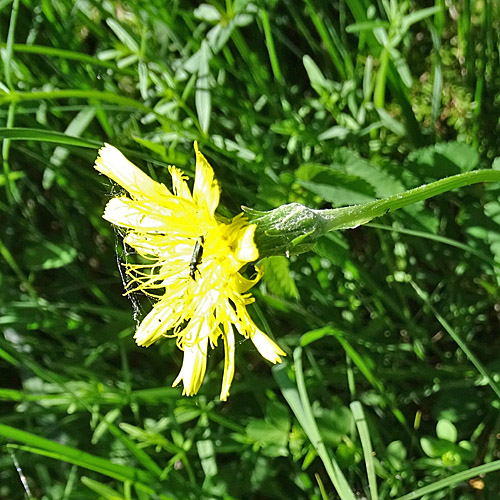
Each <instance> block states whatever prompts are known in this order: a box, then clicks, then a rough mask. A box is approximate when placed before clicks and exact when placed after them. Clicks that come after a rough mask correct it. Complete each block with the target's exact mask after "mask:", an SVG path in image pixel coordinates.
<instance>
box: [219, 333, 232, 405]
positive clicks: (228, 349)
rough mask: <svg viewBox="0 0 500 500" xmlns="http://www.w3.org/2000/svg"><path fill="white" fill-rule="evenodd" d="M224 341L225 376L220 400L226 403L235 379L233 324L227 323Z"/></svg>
mask: <svg viewBox="0 0 500 500" xmlns="http://www.w3.org/2000/svg"><path fill="white" fill-rule="evenodd" d="M226 325H227V328H226V332H225V334H224V335H223V339H224V376H223V378H222V389H221V391H220V400H221V401H226V400H227V397H228V396H229V388H230V387H231V382H232V381H233V377H234V345H235V344H234V332H233V327H232V325H231V323H226Z"/></svg>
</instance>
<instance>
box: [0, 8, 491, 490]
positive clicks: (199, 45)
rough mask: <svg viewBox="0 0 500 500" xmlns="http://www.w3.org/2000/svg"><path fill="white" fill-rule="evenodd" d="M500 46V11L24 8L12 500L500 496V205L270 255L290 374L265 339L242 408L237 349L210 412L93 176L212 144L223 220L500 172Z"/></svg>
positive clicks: (430, 206)
mask: <svg viewBox="0 0 500 500" xmlns="http://www.w3.org/2000/svg"><path fill="white" fill-rule="evenodd" d="M190 3H192V5H189V4H190ZM499 33H500V7H499V4H498V2H497V1H496V0H482V1H479V0H450V1H447V2H445V1H444V0H435V2H434V3H433V1H432V0H429V1H424V0H415V1H414V2H412V3H411V4H410V2H404V1H402V0H393V1H390V0H373V1H372V0H341V1H340V2H328V1H320V0H306V1H304V2H296V1H292V0H277V1H262V2H255V3H252V2H248V1H245V0H236V1H234V2H233V1H231V0H227V1H226V2H225V3H224V2H222V1H218V0H215V1H213V2H211V4H210V5H207V4H204V5H199V4H198V3H196V2H179V1H168V0H167V1H165V0H161V1H160V0H150V1H147V2H146V1H144V2H138V1H135V2H134V1H132V2H123V3H121V2H116V1H114V0H110V1H107V2H97V1H92V0H91V1H77V2H74V1H70V0H50V1H49V0H13V1H9V0H0V41H1V42H2V48H1V56H2V59H1V60H2V67H1V72H0V115H1V127H2V128H0V139H2V140H3V144H2V163H3V168H2V170H1V171H0V324H1V332H2V335H1V336H0V380H1V388H0V399H1V413H0V442H1V445H0V446H1V454H0V497H2V498H9V499H17V498H19V499H20V498H23V497H24V498H28V494H27V491H29V492H30V493H31V497H32V498H36V499H42V498H43V499H51V500H52V499H54V500H62V499H66V500H68V499H89V500H90V499H95V498H103V499H139V500H146V499H179V500H187V499H259V500H261V499H265V500H268V499H269V500H270V499H283V500H285V499H287V500H288V499H301V500H302V499H304V500H306V499H314V500H319V499H327V498H338V496H337V495H339V496H340V497H341V498H342V499H343V500H344V499H345V500H347V499H348V500H352V499H354V498H370V499H372V500H377V499H391V498H399V499H400V500H403V499H405V500H410V499H415V498H421V497H423V495H425V497H424V498H427V499H439V498H444V499H453V500H469V499H474V498H481V499H484V500H496V499H498V492H499V491H500V472H499V469H500V454H499V451H498V450H499V446H498V442H499V436H500V412H499V409H500V337H499V326H500V305H499V304H500V302H499V301H500V288H499V285H500V201H499V196H500V184H498V183H489V184H475V185H473V186H469V187H463V188H461V189H458V190H454V191H452V192H448V193H445V194H442V195H440V196H437V197H435V198H432V199H431V200H428V201H426V202H419V203H417V204H414V205H411V206H410V207H406V208H403V209H401V210H398V211H397V212H394V213H388V214H386V215H383V216H382V217H381V218H378V219H377V220H375V221H374V223H372V224H370V225H368V226H363V227H359V228H357V229H352V230H345V231H337V232H333V233H330V234H329V235H328V236H327V237H323V238H321V239H320V240H319V241H318V242H317V243H316V245H315V247H314V251H311V252H308V253H304V254H302V255H300V256H297V257H292V258H291V259H289V260H287V259H286V258H284V257H272V258H270V259H269V260H267V261H266V262H264V266H265V269H266V274H265V280H264V281H263V282H262V283H261V285H260V286H259V287H257V288H256V289H255V290H254V291H253V293H254V295H255V296H256V303H255V305H254V306H252V308H251V313H252V315H253V317H254V319H255V321H256V322H258V323H259V325H260V326H261V327H262V328H263V329H264V330H265V331H266V332H268V333H269V334H270V335H272V336H273V337H274V338H275V339H276V340H277V341H278V342H279V344H280V345H281V346H282V347H283V348H284V349H285V350H286V351H287V352H288V354H289V355H288V356H287V359H286V362H285V363H284V364H282V365H280V366H277V367H274V368H273V369H271V367H270V366H268V365H267V364H266V362H265V361H263V360H262V359H261V358H260V356H259V355H258V354H257V353H256V352H255V349H253V348H252V344H251V342H240V343H239V344H238V345H237V355H236V365H237V376H236V379H235V381H234V382H233V386H232V390H231V396H230V398H229V401H228V402H227V403H219V402H218V401H217V394H218V392H219V389H220V379H221V370H222V365H223V359H222V349H219V350H217V351H212V354H211V356H210V358H209V360H208V374H207V377H206V380H205V383H204V384H203V386H202V388H201V390H200V394H199V395H198V396H197V397H194V398H185V397H182V396H181V391H182V389H181V388H175V389H172V388H171V387H170V385H171V383H172V381H173V380H174V378H175V376H176V375H177V373H178V370H179V368H180V366H181V360H182V353H181V352H179V350H178V349H177V348H176V346H175V342H173V341H169V340H168V339H167V340H165V341H163V342H160V343H158V344H157V345H155V346H153V347H151V348H149V349H147V350H146V349H143V348H139V347H137V346H136V345H135V344H134V342H133V339H132V334H133V331H134V328H135V324H136V321H135V318H134V310H135V311H138V308H140V312H139V313H138V314H139V316H138V318H140V317H141V314H143V312H147V311H148V310H149V308H150V303H149V302H148V300H145V299H144V298H142V297H134V298H133V299H134V301H135V302H134V304H135V306H134V304H132V303H131V301H130V299H129V298H127V297H123V296H122V293H123V285H122V279H121V277H120V265H118V266H117V262H116V261H117V257H118V260H121V259H124V258H126V255H125V254H124V249H123V247H122V245H121V238H120V235H118V234H114V232H113V229H112V228H110V227H109V225H108V223H106V222H105V221H104V220H102V218H101V215H102V210H103V207H104V205H105V203H106V201H107V199H109V197H110V196H111V195H112V194H113V193H115V192H116V187H114V186H111V185H110V184H109V183H108V182H106V181H105V180H104V178H103V177H102V176H99V175H97V173H96V172H95V171H94V170H93V168H92V165H93V162H94V160H95V158H96V156H97V150H98V148H99V146H100V145H101V144H102V143H103V142H104V141H106V142H109V143H111V144H113V145H115V146H117V147H119V148H120V149H121V150H122V151H123V152H124V153H125V154H127V155H128V156H129V157H130V159H131V160H133V161H135V162H136V163H137V164H138V165H140V166H141V167H143V168H144V169H145V170H146V171H147V172H148V173H149V174H150V175H152V176H154V177H155V178H156V179H159V180H166V179H167V178H168V173H167V170H166V167H167V165H168V164H175V165H177V166H178V167H180V168H182V169H184V170H185V171H186V172H188V173H192V172H193V159H194V154H193V141H194V140H198V141H199V143H200V147H201V148H202V150H203V152H204V154H205V155H206V156H207V158H208V159H209V161H210V162H211V164H212V165H213V166H214V169H215V171H216V175H217V177H218V178H219V180H220V181H221V184H222V188H223V197H222V206H221V213H222V214H223V215H225V216H231V215H234V214H237V213H239V212H240V206H241V205H245V206H248V207H252V208H256V209H258V210H269V209H271V208H275V207H278V206H280V205H282V204H285V203H291V202H299V203H303V204H305V205H307V206H310V207H312V208H337V207H342V206H346V205H351V204H355V203H366V202H370V201H373V200H375V199H377V198H383V197H388V196H391V195H394V194H396V193H400V192H402V191H405V190H407V189H411V188H414V187H417V186H420V185H421V184H424V183H429V182H433V181H436V180H439V179H441V178H443V177H446V176H450V175H454V174H460V173H464V172H469V171H471V170H474V169H479V168H482V169H489V168H492V167H493V168H496V169H500V160H499V159H498V157H500V140H499V137H500V126H499V117H500V97H499V95H500V65H499V64H498V61H499V43H500V39H499ZM16 468H17V470H16ZM23 481H24V482H25V485H26V489H25V487H24V486H23ZM335 489H336V490H337V492H338V493H336V492H335Z"/></svg>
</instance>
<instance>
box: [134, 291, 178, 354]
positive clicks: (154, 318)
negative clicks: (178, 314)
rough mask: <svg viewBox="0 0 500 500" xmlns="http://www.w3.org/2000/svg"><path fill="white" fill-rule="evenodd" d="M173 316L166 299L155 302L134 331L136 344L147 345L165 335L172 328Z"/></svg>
mask: <svg viewBox="0 0 500 500" xmlns="http://www.w3.org/2000/svg"><path fill="white" fill-rule="evenodd" d="M174 318H175V316H174V315H173V311H172V308H171V307H170V305H169V304H168V303H167V302H166V301H163V300H162V301H160V302H157V303H156V304H155V306H154V307H153V309H152V310H151V311H150V312H149V314H148V315H147V316H146V317H145V318H144V319H143V320H142V322H141V324H140V325H139V327H138V328H137V330H136V332H135V335H134V339H135V341H136V343H137V345H140V346H143V347H149V346H150V345H151V344H152V343H153V342H156V341H157V340H158V339H159V338H161V337H163V336H165V334H166V333H167V332H168V330H170V329H171V328H172V326H173V323H174V321H172V320H173V319H174Z"/></svg>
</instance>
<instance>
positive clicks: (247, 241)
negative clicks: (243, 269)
mask: <svg viewBox="0 0 500 500" xmlns="http://www.w3.org/2000/svg"><path fill="white" fill-rule="evenodd" d="M256 228H257V226H256V225H255V224H250V225H249V226H246V227H245V228H244V229H243V230H241V231H240V234H239V238H238V239H237V245H236V248H235V250H234V255H235V257H236V258H237V259H238V260H240V261H241V262H253V261H254V260H257V259H258V258H259V251H258V250H257V247H256V246H255V243H254V240H253V237H254V234H255V229H256Z"/></svg>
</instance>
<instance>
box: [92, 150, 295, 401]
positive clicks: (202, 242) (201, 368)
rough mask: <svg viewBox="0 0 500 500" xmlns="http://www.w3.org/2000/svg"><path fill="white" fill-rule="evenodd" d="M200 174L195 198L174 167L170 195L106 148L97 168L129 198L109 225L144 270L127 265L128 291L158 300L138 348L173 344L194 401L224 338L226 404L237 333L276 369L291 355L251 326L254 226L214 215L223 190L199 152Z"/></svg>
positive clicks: (111, 207)
mask: <svg viewBox="0 0 500 500" xmlns="http://www.w3.org/2000/svg"><path fill="white" fill-rule="evenodd" d="M194 148H195V152H196V172H195V180H194V186H193V190H192V192H191V191H190V189H189V187H188V184H187V182H186V181H187V178H186V177H185V176H184V174H183V173H182V172H181V171H180V170H179V169H178V168H176V167H169V172H170V175H171V177H172V190H169V189H168V188H167V187H166V186H165V185H164V184H161V183H159V182H156V181H154V180H153V179H151V178H150V177H149V176H148V175H146V174H145V173H144V172H142V171H141V170H140V169H139V168H137V167H136V166H135V165H134V164H132V163H131V162H130V161H128V160H127V159H126V158H125V156H123V154H122V153H120V151H118V150H117V149H116V148H114V147H113V146H110V145H109V144H106V145H105V146H104V147H103V148H101V150H100V152H99V157H98V158H97V160H96V163H95V168H96V169H97V170H98V171H99V172H101V173H103V174H105V175H107V176H108V177H109V178H110V179H112V180H114V181H115V182H117V183H118V184H120V186H122V187H123V188H124V189H126V190H127V191H128V193H129V195H130V197H129V196H118V197H116V198H113V199H112V200H111V201H109V203H108V204H107V206H106V209H105V211H104V218H105V219H106V220H107V221H109V222H111V223H112V224H115V225H116V226H119V227H121V228H123V229H125V233H126V234H125V237H124V241H125V243H126V244H127V245H129V246H131V247H133V248H134V249H135V250H136V251H137V253H138V254H139V255H140V256H142V257H143V259H144V263H139V264H131V263H127V264H125V265H126V267H127V274H128V275H129V276H130V279H131V280H130V281H131V282H130V285H131V289H129V292H130V291H142V292H144V293H146V294H148V295H150V296H152V297H153V298H154V299H155V304H154V306H153V309H152V310H151V311H150V312H149V314H148V315H147V316H146V317H145V318H144V319H143V320H142V322H141V324H140V325H139V326H138V328H137V331H136V333H135V339H136V342H137V344H139V345H141V346H145V347H147V346H149V345H151V344H152V343H153V342H155V341H157V340H158V339H160V338H162V337H174V338H175V339H176V342H177V346H178V347H179V349H181V350H182V351H184V360H183V363H182V368H181V370H180V373H179V375H178V376H177V378H176V379H175V381H174V383H173V385H174V386H175V385H177V384H178V383H180V382H181V381H182V382H183V384H184V392H183V394H186V395H188V396H191V395H193V394H196V393H197V391H198V389H199V388H200V386H201V383H202V382H203V377H204V375H205V369H206V361H207V349H208V345H209V344H210V346H211V347H215V346H217V343H218V340H219V338H221V337H222V339H223V342H224V349H225V364H224V375H223V381H222V390H221V394H220V399H221V400H223V401H225V400H226V399H227V397H228V395H229V387H230V385H231V381H232V379H233V376H234V350H235V338H234V332H235V330H236V331H237V332H238V333H240V334H241V335H243V337H245V338H250V339H251V340H252V342H253V343H254V345H255V347H256V348H257V349H258V351H259V352H260V353H261V355H262V356H263V357H264V358H266V359H267V360H269V361H271V362H272V363H277V362H280V361H281V357H280V356H284V355H285V353H284V352H283V351H282V350H281V349H280V348H279V347H278V346H277V345H276V344H275V343H274V342H273V341H272V340H271V339H270V338H269V337H268V336H267V335H266V334H265V333H264V332H262V331H261V330H259V328H258V327H257V326H256V325H255V323H254V322H253V321H252V319H251V318H250V316H249V314H248V312H247V310H246V306H247V305H248V304H250V303H252V302H253V301H254V299H253V298H252V296H251V295H250V294H249V293H248V291H249V289H250V288H251V287H252V286H253V285H255V283H257V281H258V280H259V279H260V278H261V276H262V272H261V270H259V269H258V268H256V276H255V277H254V278H253V279H247V278H245V277H244V276H243V275H242V274H241V273H240V270H241V269H242V268H243V267H244V266H246V265H247V264H248V263H250V262H253V261H255V260H257V258H258V256H259V252H258V250H257V247H256V246H255V243H254V234H255V228H256V226H255V225H250V224H248V222H247V220H246V219H245V218H244V216H243V214H240V215H238V216H236V217H235V218H234V219H233V220H232V221H228V220H225V219H223V218H221V217H219V216H217V215H216V214H215V210H216V208H217V206H218V204H219V196H220V188H219V184H218V182H217V180H216V179H215V177H214V172H213V170H212V167H211V166H210V164H209V163H208V161H207V160H206V159H205V157H204V156H203V155H202V154H201V153H200V151H199V150H198V146H197V144H196V142H195V144H194Z"/></svg>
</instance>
